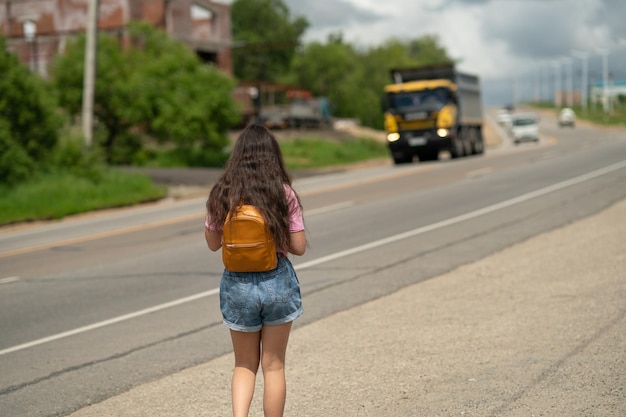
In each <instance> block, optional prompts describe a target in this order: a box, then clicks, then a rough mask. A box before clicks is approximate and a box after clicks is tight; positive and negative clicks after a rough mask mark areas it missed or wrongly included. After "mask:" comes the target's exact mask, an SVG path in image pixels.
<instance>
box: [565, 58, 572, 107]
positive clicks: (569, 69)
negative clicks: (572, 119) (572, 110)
mask: <svg viewBox="0 0 626 417" xmlns="http://www.w3.org/2000/svg"><path fill="white" fill-rule="evenodd" d="M565 63H566V64H567V67H566V68H567V107H572V106H573V105H574V97H573V94H574V76H573V74H572V72H573V71H572V59H571V58H565Z"/></svg>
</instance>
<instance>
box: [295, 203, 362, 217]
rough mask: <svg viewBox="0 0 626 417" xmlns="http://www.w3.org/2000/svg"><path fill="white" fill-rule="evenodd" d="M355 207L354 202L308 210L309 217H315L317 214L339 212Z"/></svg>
mask: <svg viewBox="0 0 626 417" xmlns="http://www.w3.org/2000/svg"><path fill="white" fill-rule="evenodd" d="M353 205H354V201H344V202H343V203H337V204H332V205H330V206H325V207H320V208H316V209H312V210H307V211H306V214H307V216H314V215H316V214H321V213H328V212H329V211H334V210H339V209H342V208H346V207H351V206H353Z"/></svg>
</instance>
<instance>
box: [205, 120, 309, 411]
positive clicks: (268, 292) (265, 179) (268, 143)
mask: <svg viewBox="0 0 626 417" xmlns="http://www.w3.org/2000/svg"><path fill="white" fill-rule="evenodd" d="M236 203H240V204H250V205H253V206H256V207H257V208H258V209H259V210H260V212H261V213H262V214H263V218H264V220H265V223H266V224H267V225H268V226H269V230H270V232H271V234H272V237H273V239H274V242H275V244H276V250H277V257H278V265H277V266H276V268H275V269H273V270H270V271H267V272H231V271H228V270H226V269H225V270H224V273H223V274H222V280H221V284H220V308H221V311H222V315H223V317H224V325H226V327H228V328H229V329H230V335H231V339H232V343H233V350H234V352H235V369H234V371H233V377H232V385H231V392H232V406H233V416H234V417H241V416H247V415H248V412H249V409H250V404H251V402H252V396H253V394H254V387H255V380H256V373H257V370H258V368H259V362H260V363H261V368H262V370H263V381H264V394H263V411H264V414H265V416H266V417H274V416H282V415H283V410H284V408H285V398H286V383H285V353H286V350H287V342H288V340H289V332H290V331H291V324H292V322H293V321H294V320H295V319H296V318H298V317H299V316H300V315H301V314H302V302H301V295H300V286H299V283H298V278H297V277H296V273H295V270H294V268H293V266H292V264H291V262H290V261H289V259H288V258H287V254H288V253H292V254H294V255H302V254H304V251H305V249H306V246H307V241H306V236H305V232H304V221H303V217H302V206H301V204H300V199H299V198H298V195H297V193H296V192H295V190H294V189H293V188H292V187H291V177H290V175H289V173H288V172H287V169H286V168H285V163H284V161H283V155H282V152H281V150H280V147H279V146H278V142H277V141H276V138H275V137H274V135H272V133H271V132H270V131H269V130H268V129H267V128H265V127H264V126H260V125H250V126H248V127H246V128H245V129H244V130H243V132H241V134H240V136H239V138H238V139H237V141H236V142H235V145H234V147H233V150H232V152H231V155H230V158H229V160H228V162H227V163H226V168H225V170H224V173H223V174H222V176H221V177H220V178H219V179H218V180H217V183H216V184H215V185H214V186H213V188H212V189H211V192H210V194H209V199H208V201H207V204H206V206H207V219H206V222H205V238H206V241H207V244H208V246H209V248H210V249H211V250H212V251H217V250H218V249H220V248H221V246H222V228H223V224H224V221H225V220H226V216H227V215H228V214H229V213H231V214H232V213H234V210H235V206H236V205H237V204H236Z"/></svg>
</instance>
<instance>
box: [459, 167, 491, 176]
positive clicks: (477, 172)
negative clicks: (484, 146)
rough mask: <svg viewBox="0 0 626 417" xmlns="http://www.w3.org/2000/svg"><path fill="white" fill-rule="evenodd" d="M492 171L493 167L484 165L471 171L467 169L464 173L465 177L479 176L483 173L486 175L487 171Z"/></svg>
mask: <svg viewBox="0 0 626 417" xmlns="http://www.w3.org/2000/svg"><path fill="white" fill-rule="evenodd" d="M491 172H493V168H492V167H484V168H480V169H475V170H473V171H469V172H468V173H467V174H465V177H466V178H477V177H481V176H483V175H487V174H489V173H491Z"/></svg>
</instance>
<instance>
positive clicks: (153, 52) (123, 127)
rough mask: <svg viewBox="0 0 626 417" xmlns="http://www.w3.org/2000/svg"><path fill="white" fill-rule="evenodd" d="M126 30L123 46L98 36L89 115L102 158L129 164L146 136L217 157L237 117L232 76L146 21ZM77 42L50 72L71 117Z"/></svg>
mask: <svg viewBox="0 0 626 417" xmlns="http://www.w3.org/2000/svg"><path fill="white" fill-rule="evenodd" d="M128 36H129V40H130V46H128V47H126V48H121V47H120V45H119V40H118V39H117V38H115V37H112V36H110V35H106V34H100V35H99V37H98V55H97V80H96V90H95V103H94V114H95V119H96V121H97V126H98V127H99V128H101V130H102V131H103V134H102V135H101V136H103V139H102V145H103V146H104V148H105V152H106V155H107V160H108V161H109V162H113V163H129V162H132V161H133V159H135V158H137V155H138V154H140V149H141V147H142V140H144V139H145V138H146V137H148V138H153V139H156V140H157V141H158V142H159V143H173V144H174V145H175V146H176V147H177V148H178V150H179V151H180V154H181V155H183V157H184V156H185V155H186V154H188V155H191V153H190V151H192V150H193V151H199V152H200V153H204V154H215V155H221V154H222V151H223V149H224V147H225V146H226V145H227V144H228V137H227V131H228V129H229V128H230V127H231V126H232V125H233V124H235V123H237V121H238V119H239V114H238V112H237V108H236V104H235V103H234V101H233V100H232V98H231V95H230V93H231V90H232V88H233V86H234V81H233V80H232V79H231V78H229V77H228V76H227V75H225V74H223V73H221V72H219V71H218V70H217V69H215V68H213V67H211V66H208V65H206V64H202V63H201V61H200V60H199V59H198V57H197V56H196V55H195V54H194V52H193V51H192V50H190V49H189V48H188V47H187V46H185V45H184V44H182V43H180V42H178V41H176V40H173V39H171V38H169V37H168V36H167V34H166V33H165V32H163V31H160V30H157V29H154V28H153V27H152V26H150V25H148V24H145V23H133V24H131V25H130V27H129V33H128ZM84 43H85V39H84V37H80V38H78V39H77V40H76V41H75V42H72V43H71V44H70V45H68V48H67V51H66V53H65V54H64V55H63V56H59V57H58V58H57V60H56V61H55V63H54V66H53V70H52V72H53V76H54V80H55V84H56V86H57V88H58V90H59V94H60V102H61V104H62V105H63V107H64V108H66V109H67V110H68V112H69V113H70V114H71V115H73V116H78V114H79V112H80V108H81V103H82V99H81V97H82V77H83V62H84V59H83V57H84ZM97 132H98V130H97ZM96 136H99V135H96ZM209 159H211V158H209ZM216 160H219V156H218V157H216ZM187 162H192V161H187Z"/></svg>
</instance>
